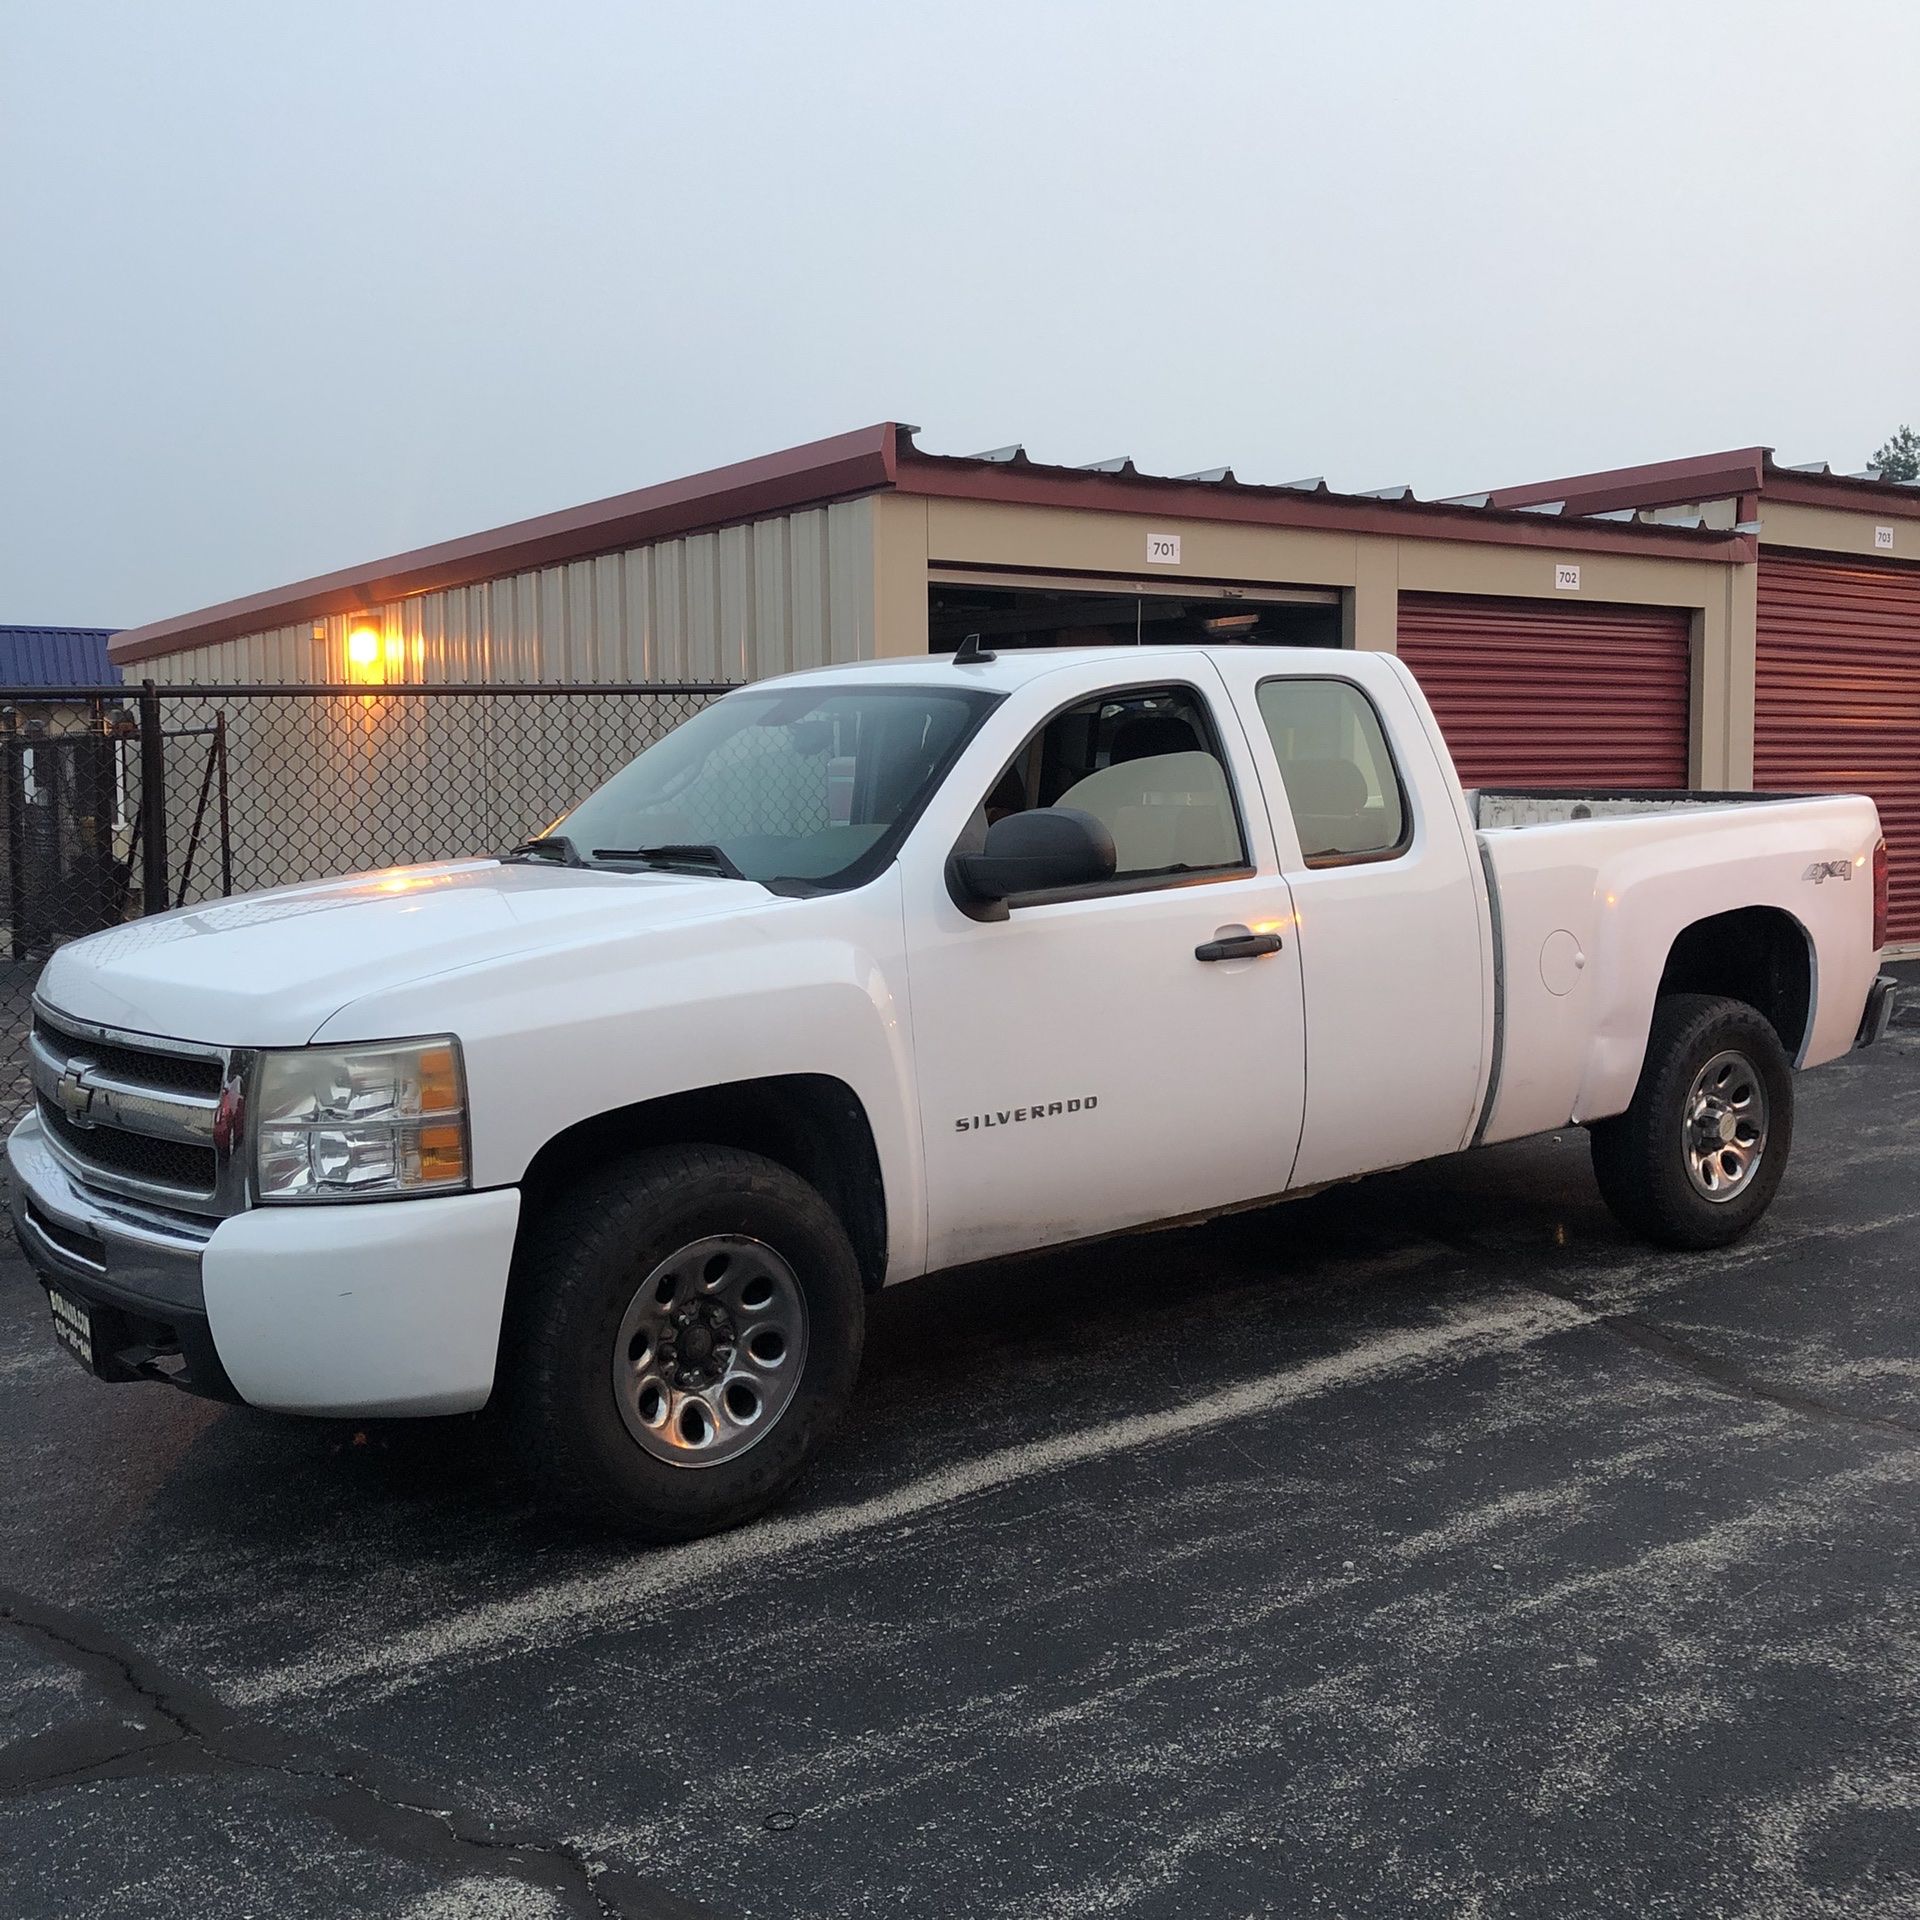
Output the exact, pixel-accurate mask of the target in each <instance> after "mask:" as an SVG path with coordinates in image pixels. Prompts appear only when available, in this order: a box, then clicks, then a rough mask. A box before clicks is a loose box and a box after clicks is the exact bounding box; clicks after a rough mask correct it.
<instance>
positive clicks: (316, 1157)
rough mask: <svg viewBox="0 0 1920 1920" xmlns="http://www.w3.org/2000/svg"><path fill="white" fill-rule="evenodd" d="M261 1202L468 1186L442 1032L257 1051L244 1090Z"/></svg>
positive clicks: (462, 1095)
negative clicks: (250, 1082)
mask: <svg viewBox="0 0 1920 1920" xmlns="http://www.w3.org/2000/svg"><path fill="white" fill-rule="evenodd" d="M252 1131H253V1137H254V1143H255V1144H254V1171H255V1178H256V1184H257V1188H258V1192H259V1195H260V1198H261V1199H262V1200H350V1199H358V1198H360V1197H362V1196H363V1195H379V1194H396V1193H441V1192H448V1191H452V1190H454V1189H457V1188H461V1187H464V1186H466V1185H467V1180H468V1154H467V1088H466V1074H465V1071H464V1070H463V1068H462V1066H461V1061H460V1043H459V1041H457V1040H455V1039H453V1038H451V1037H450V1036H449V1037H442V1038H439V1039H434V1040H405V1041H398V1042H395V1043H393V1044H391V1045H382V1046H366V1047H302V1048H300V1049H299V1050H298V1051H293V1052H286V1053H275V1052H267V1053H262V1054H261V1056H260V1070H259V1078H258V1080H257V1081H256V1083H255V1087H254V1095H253V1114H252Z"/></svg>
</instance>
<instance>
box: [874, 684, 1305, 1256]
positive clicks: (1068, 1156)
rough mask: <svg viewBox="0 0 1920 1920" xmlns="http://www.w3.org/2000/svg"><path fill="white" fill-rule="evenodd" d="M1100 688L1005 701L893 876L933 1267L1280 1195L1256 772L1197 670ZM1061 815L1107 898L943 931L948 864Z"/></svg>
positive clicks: (1296, 1058)
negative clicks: (900, 907)
mask: <svg viewBox="0 0 1920 1920" xmlns="http://www.w3.org/2000/svg"><path fill="white" fill-rule="evenodd" d="M1156 669H1157V670H1156ZM1170 669H1171V670H1170ZM1112 677H1113V668H1112V665H1111V663H1109V662H1102V663H1099V664H1097V665H1080V666H1075V667H1071V668H1063V669H1062V670H1060V671H1059V672H1057V673H1054V674H1049V675H1047V676H1045V677H1044V678H1043V679H1040V680H1037V681H1035V682H1032V683H1030V684H1029V685H1028V686H1026V687H1024V688H1022V689H1021V690H1020V691H1019V692H1018V693H1016V694H1014V695H1013V696H1011V698H1010V700H1009V703H1008V707H1007V709H1005V710H1003V713H1002V714H999V715H996V716H995V719H994V721H992V722H989V724H988V726H987V727H986V728H984V729H983V730H982V733H981V735H980V736H979V737H978V738H977V739H976V740H975V741H974V743H973V745H972V746H971V747H969V749H968V751H967V755H966V756H965V757H964V758H963V759H962V761H961V762H960V764H959V765H958V766H957V767H956V768H955V770H954V772H953V773H952V774H951V775H950V776H949V777H948V779H947V780H946V782H945V783H944V785H943V787H942V790H941V792H940V794H939V795H938V796H937V797H936V800H935V802H934V804H933V805H931V806H930V807H929V808H928V810H927V813H926V814H925V815H924V816H923V817H922V819H921V822H920V824H919V826H917V827H916V828H915V830H914V834H913V836H912V838H911V839H910V840H909V842H908V845H907V847H906V848H905V849H904V850H903V853H902V858H901V864H902V868H903V878H904V884H905V887H906V894H907V898H906V908H907V926H908V928H909V932H910V940H911V945H910V949H909V962H908V965H909V974H910V983H911V1002H912V1018H913V1038H914V1063H915V1072H916V1076H917V1079H918V1083H919V1094H920V1106H921V1116H922V1126H923V1137H924V1140H925V1147H926V1182H927V1222H928V1258H929V1262H930V1264H931V1265H933V1266H936V1267H939V1266H950V1265H954V1264H958V1263H960V1262H964V1261H969V1260H979V1259H986V1258H989V1257H991V1256H993V1255H996V1254H1001V1253H1007V1252H1011V1251H1015V1250H1017V1249H1022V1248H1027V1247H1038V1246H1044V1245H1047V1244H1049V1243H1053V1242H1059V1241H1067V1240H1075V1239H1081V1238H1084V1237H1086V1236H1089V1235H1093V1234H1100V1233H1108V1232H1112V1231H1113V1230H1114V1229H1116V1228H1120V1227H1126V1226H1133V1225H1138V1224H1141V1223H1143V1222H1146V1221H1152V1220H1163V1219H1168V1218H1172V1217H1174V1216H1176V1215H1181V1214H1190V1213H1201V1212H1205V1211H1207V1210H1209V1209H1214V1208H1218V1207H1221V1206H1229V1205H1233V1204H1235V1203H1237V1202H1240V1201H1244V1200H1248V1199H1253V1198H1256V1197H1260V1196H1263V1195H1266V1194H1273V1193H1278V1192H1280V1191H1281V1190H1282V1189H1283V1188H1284V1187H1285V1186H1286V1184H1287V1176H1288V1173H1289V1171H1290V1169H1291V1167H1292V1164H1293V1156H1294V1151H1295V1148H1296V1146H1297V1144H1298V1141H1299V1133H1300V1114H1301V1100H1302V1086H1303V1078H1304V1061H1303V1057H1302V1034H1301V1011H1300V971H1299V957H1298V954H1297V951H1296V947H1295V942H1294V938H1293V926H1292V917H1291V912H1290V903H1289V899H1288V894H1287V887H1286V883H1285V881H1284V880H1283V879H1282V878H1281V877H1280V874H1279V871H1278V866H1277V861H1276V856H1275V849H1274V845H1273V840H1272V835H1271V830H1270V828H1269V826H1268V823H1267V819H1266V808H1265V803H1264V801H1263V799H1262V796H1261V790H1260V782H1259V775H1258V773H1257V772H1256V770H1255V764H1254V758H1253V754H1252V752H1251V750H1250V748H1249V746H1248V742H1247V740H1246V737H1245V734H1244V732H1243V731H1242V730H1241V728H1240V727H1239V726H1238V724H1237V722H1236V721H1235V719H1234V717H1233V714H1232V712H1231V710H1230V708H1228V706H1227V704H1226V702H1225V699H1224V696H1223V691H1222V688H1221V686H1220V683H1219V679H1218V676H1217V675H1216V674H1215V673H1214V672H1213V671H1212V669H1211V667H1210V666H1209V665H1208V663H1207V662H1206V661H1205V660H1204V659H1196V658H1192V657H1187V658H1182V659H1180V660H1179V662H1178V666H1177V668H1174V667H1172V663H1171V662H1170V661H1169V659H1168V657H1167V656H1164V655H1162V656H1160V657H1159V659H1158V660H1157V661H1156V662H1154V663H1153V664H1149V663H1148V662H1147V661H1142V663H1141V678H1140V679H1139V681H1138V682H1136V683H1134V684H1132V685H1129V686H1126V687H1122V688H1114V687H1113V686H1112V685H1111V684H1110V683H1111V681H1112ZM1056 805H1057V806H1063V807H1071V808H1075V809H1078V810H1080V811H1082V812H1086V813H1090V814H1092V815H1094V816H1095V817H1096V818H1098V819H1099V820H1101V821H1102V822H1103V823H1104V824H1105V825H1106V826H1107V828H1108V830H1109V831H1110V832H1111V833H1112V835H1113V839H1114V844H1115V851H1116V854H1117V860H1118V870H1117V871H1116V873H1115V875H1114V877H1113V879H1112V880H1111V881H1107V882H1102V883H1100V884H1099V885H1097V886H1092V887H1085V888H1079V889H1075V890H1073V891H1071V892H1062V893H1054V894H1045V895H1032V896H1028V897H1026V898H1015V899H1013V900H1011V901H1009V902H1008V912H1007V914H1006V916H1005V917H1004V918H1003V919H998V920H995V919H990V918H975V917H971V916H969V915H968V914H967V913H965V912H963V911H962V910H961V908H960V906H959V905H957V904H956V903H955V901H954V899H953V898H952V897H951V895H950V893H949V891H948V887H947V883H946V878H945V867H946V861H947V858H948V856H949V854H950V853H951V852H952V851H953V850H954V848H955V847H956V846H957V845H960V844H963V843H965V844H977V842H978V838H979V836H981V835H983V834H984V832H985V829H986V826H987V824H988V822H989V821H990V820H994V819H999V818H1002V817H1004V816H1005V815H1007V814H1008V813H1013V812H1020V811H1026V810H1031V809H1034V808H1044V807H1050V806H1056ZM1250 936H1257V943H1258V945H1259V947H1260V948H1261V949H1263V950H1262V951H1260V952H1259V954H1258V956H1257V957H1242V958H1234V957H1219V956H1216V955H1215V954H1214V952H1213V949H1214V948H1215V947H1216V946H1217V943H1219V942H1220V941H1221V940H1222V939H1227V940H1232V939H1234V938H1236V937H1238V938H1240V939H1241V940H1243V941H1246V940H1248V939H1249V937H1250Z"/></svg>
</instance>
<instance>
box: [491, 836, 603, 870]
mask: <svg viewBox="0 0 1920 1920" xmlns="http://www.w3.org/2000/svg"><path fill="white" fill-rule="evenodd" d="M500 858H501V859H502V860H558V861H559V862H560V864H561V865H562V866H564V867H584V866H585V865H586V864H587V863H586V862H585V861H584V860H582V859H581V858H580V849H579V848H578V847H576V846H575V845H574V844H573V842H572V841H571V840H569V839H568V838H567V836H566V835H565V834H564V833H543V834H541V835H539V836H538V837H537V838H536V839H532V840H523V841H521V843H520V844H519V845H518V846H517V847H510V848H509V849H508V850H507V851H506V852H505V853H503V854H502V855H501V856H500Z"/></svg>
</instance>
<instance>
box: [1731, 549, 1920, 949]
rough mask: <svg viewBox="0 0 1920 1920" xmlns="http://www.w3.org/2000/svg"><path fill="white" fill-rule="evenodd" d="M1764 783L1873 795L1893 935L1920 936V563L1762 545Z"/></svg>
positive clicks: (1758, 741)
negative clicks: (1791, 552)
mask: <svg viewBox="0 0 1920 1920" xmlns="http://www.w3.org/2000/svg"><path fill="white" fill-rule="evenodd" d="M1756 627H1757V639H1756V660H1755V669H1754V784H1755V785H1756V786H1758V787H1764V788H1770V789H1773V790H1776V791H1785V792H1797V793H1805V792H1815V793H1864V794H1869V795H1871V796H1872V799H1873V802H1874V804H1875V805H1876V806H1877V807H1878V808H1879V809H1880V826H1881V830H1882V831H1883V832H1884V833H1885V834H1886V836H1887V853H1888V859H1889V874H1888V877H1889V881H1890V887H1889V898H1888V914H1887V937H1888V938H1889V939H1890V940H1895V941H1901V942H1905V941H1909V940H1920V567H1913V566H1900V565H1898V564H1897V563H1891V564H1885V565H1880V566H1875V565H1873V564H1872V563H1871V562H1868V561H1859V560H1854V561H1847V560H1813V559H1806V558H1799V557H1787V556H1784V555H1780V554H1774V553H1766V552H1763V553H1762V554H1761V556H1760V592H1759V609H1758V614H1757V619H1756Z"/></svg>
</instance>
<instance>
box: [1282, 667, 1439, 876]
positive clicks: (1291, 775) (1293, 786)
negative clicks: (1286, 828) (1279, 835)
mask: <svg viewBox="0 0 1920 1920" xmlns="http://www.w3.org/2000/svg"><path fill="white" fill-rule="evenodd" d="M1255 698H1256V700H1257V702H1258V704H1259V708H1260V718H1261V721H1262V722H1263V723H1264V725H1265V727H1266V730H1267V738H1268V740H1269V741H1270V742H1271V743H1272V746H1273V753H1274V758H1275V759H1276V760H1277V761H1278V762H1279V763H1280V778H1281V781H1282V783H1283V785H1284V786H1285V788H1286V794H1287V804H1288V808H1289V810H1290V811H1291V813H1292V815H1293V824H1294V830H1295V832H1296V833H1297V834H1298V835H1299V838H1300V852H1301V856H1302V858H1303V859H1304V860H1305V862H1306V864H1307V865H1308V866H1309V867H1341V866H1353V865H1357V864H1359V863H1361V862H1365V861H1375V860H1392V859H1395V858H1397V857H1398V856H1399V855H1401V854H1403V853H1405V852H1406V850H1407V848H1408V846H1409V845H1410V844H1411V842H1412V837H1413V818H1412V812H1411V809H1410V808H1409V806H1408V804H1407V793H1406V786H1405V784H1404V782H1403V781H1402V780H1401V778H1400V770H1399V768H1398V767H1397V766H1396V765H1395V764H1394V758H1393V749H1392V748H1391V747H1390V746H1389V745H1388V744H1387V736H1386V730H1385V728H1384V727H1382V726H1381V724H1380V715H1379V714H1378V712H1377V711H1376V710H1375V708H1374V705H1373V702H1372V701H1371V700H1369V699H1368V698H1367V696H1366V695H1365V694H1364V693H1363V692H1361V690H1360V689H1359V688H1358V687H1357V686H1355V685H1354V683H1353V682H1352V681H1351V680H1336V679H1331V678H1302V679H1288V680H1265V681H1262V682H1261V684H1260V686H1259V688H1258V690H1257V692H1256V695H1255Z"/></svg>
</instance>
